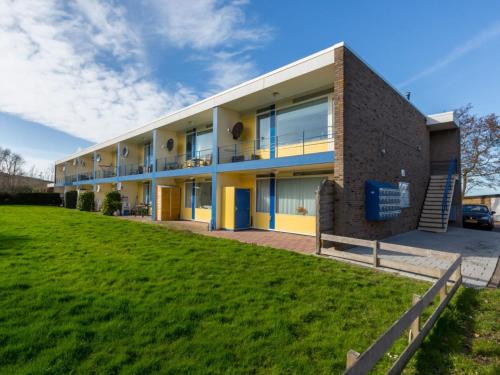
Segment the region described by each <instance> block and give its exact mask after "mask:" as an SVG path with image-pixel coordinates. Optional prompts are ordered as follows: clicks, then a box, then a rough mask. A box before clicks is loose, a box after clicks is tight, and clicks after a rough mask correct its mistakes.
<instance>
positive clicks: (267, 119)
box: [256, 113, 271, 149]
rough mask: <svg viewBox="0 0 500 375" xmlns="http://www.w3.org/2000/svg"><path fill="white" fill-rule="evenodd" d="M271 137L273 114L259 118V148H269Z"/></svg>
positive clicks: (259, 116)
mask: <svg viewBox="0 0 500 375" xmlns="http://www.w3.org/2000/svg"><path fill="white" fill-rule="evenodd" d="M270 135H271V114H269V113H266V114H263V115H258V116H257V145H256V146H257V148H258V149H261V148H269V138H270Z"/></svg>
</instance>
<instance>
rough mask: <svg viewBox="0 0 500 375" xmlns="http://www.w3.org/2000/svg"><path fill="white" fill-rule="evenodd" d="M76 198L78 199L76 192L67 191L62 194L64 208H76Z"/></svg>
mask: <svg viewBox="0 0 500 375" xmlns="http://www.w3.org/2000/svg"><path fill="white" fill-rule="evenodd" d="M77 198H78V192H77V191H76V190H71V191H67V192H66V193H65V194H64V207H66V208H76V200H77Z"/></svg>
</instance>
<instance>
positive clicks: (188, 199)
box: [184, 182, 193, 208]
mask: <svg viewBox="0 0 500 375" xmlns="http://www.w3.org/2000/svg"><path fill="white" fill-rule="evenodd" d="M184 186H185V189H184V190H185V191H184V208H191V204H192V194H193V183H192V182H186V183H185V185H184Z"/></svg>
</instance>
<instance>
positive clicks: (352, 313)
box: [0, 206, 427, 373]
mask: <svg viewBox="0 0 500 375" xmlns="http://www.w3.org/2000/svg"><path fill="white" fill-rule="evenodd" d="M426 288H427V285H426V284H424V283H416V282H413V281H410V280H407V279H403V278H397V277H392V276H388V275H386V274H383V273H377V272H372V271H370V270H367V269H363V268H358V267H354V266H349V265H344V264H340V263H337V262H333V261H329V260H324V259H318V258H314V257H309V256H303V255H299V254H294V253H290V252H286V251H281V250H274V249H270V248H266V247H259V246H253V245H246V244H240V243H237V242H234V241H228V240H220V239H215V238H208V237H203V236H197V235H193V234H188V233H183V232H175V231H166V230H165V229H164V228H160V227H157V226H151V225H146V224H139V223H132V222H126V221H121V220H116V219H114V218H107V217H102V216H99V215H95V214H89V213H81V212H77V211H72V210H66V209H59V208H43V207H7V206H0V373H45V372H50V373H68V372H69V371H70V370H73V371H74V372H76V373H91V372H98V373H116V372H119V371H120V372H123V373H150V372H156V371H160V372H162V373H168V372H172V373H178V372H190V373H218V372H223V371H228V372H233V373H234V372H238V373H241V372H253V373H263V372H266V373H283V372H295V373H332V372H333V373H340V372H341V371H342V370H343V369H344V365H345V355H346V352H347V350H348V349H350V348H353V349H355V350H358V351H362V350H364V349H366V348H367V347H368V346H369V345H370V344H371V343H372V341H373V340H374V339H375V338H376V337H377V336H378V335H379V334H380V333H382V332H383V331H384V330H385V329H386V328H387V327H388V326H389V325H390V324H391V323H392V322H393V321H394V320H395V319H396V318H397V317H398V316H399V315H400V314H401V313H402V312H403V311H404V310H405V309H406V308H407V307H408V306H409V304H410V300H411V295H412V293H422V292H423V291H424V290H425V289H426Z"/></svg>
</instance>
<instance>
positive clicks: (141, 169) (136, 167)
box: [120, 164, 153, 176]
mask: <svg viewBox="0 0 500 375" xmlns="http://www.w3.org/2000/svg"><path fill="white" fill-rule="evenodd" d="M151 172H153V165H143V164H125V165H120V176H131V175H136V174H144V173H151Z"/></svg>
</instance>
